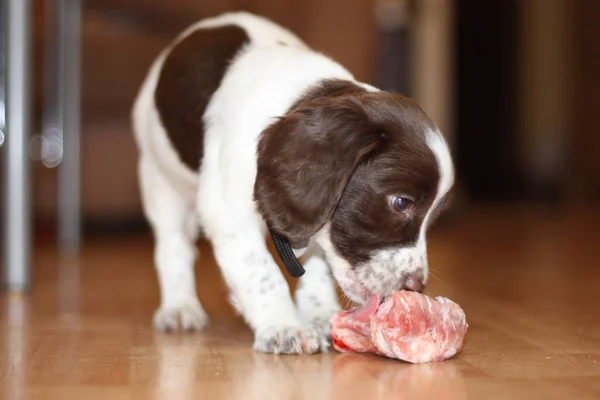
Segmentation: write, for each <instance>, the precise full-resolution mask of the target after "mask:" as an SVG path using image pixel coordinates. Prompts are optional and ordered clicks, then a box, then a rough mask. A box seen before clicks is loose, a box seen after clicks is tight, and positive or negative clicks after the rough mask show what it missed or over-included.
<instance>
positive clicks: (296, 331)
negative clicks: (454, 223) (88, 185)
mask: <svg viewBox="0 0 600 400" xmlns="http://www.w3.org/2000/svg"><path fill="white" fill-rule="evenodd" d="M224 24H237V25H239V26H241V27H243V28H244V29H245V30H246V31H247V33H248V35H249V36H250V39H251V40H250V43H249V44H248V45H247V46H245V47H244V48H243V49H242V50H241V51H240V52H239V54H238V55H237V56H236V57H235V59H234V60H233V62H232V63H231V65H230V67H229V69H228V71H227V72H226V75H225V76H224V78H223V80H222V83H221V86H220V88H219V89H218V91H217V92H215V93H214V95H213V97H212V99H211V101H210V102H209V104H208V106H207V109H206V114H205V125H206V129H205V134H204V158H203V160H202V168H201V173H200V174H197V173H194V172H193V171H190V170H189V169H188V168H187V167H186V166H185V165H184V164H183V163H182V162H181V161H179V159H178V156H177V154H176V152H175V150H174V148H173V146H172V145H171V143H170V141H169V139H168V136H167V134H166V132H165V129H164V127H163V126H162V124H161V121H160V118H159V116H158V113H157V110H156V107H155V104H154V97H153V96H154V91H155V88H156V85H157V81H158V76H159V73H160V69H161V67H162V65H163V63H164V60H165V57H166V56H167V55H168V53H169V51H170V49H171V48H172V47H173V45H174V44H176V43H177V42H178V41H179V40H181V39H182V38H184V37H185V36H187V35H189V34H190V33H191V32H193V31H194V30H196V29H203V28H209V27H215V26H220V25H224ZM277 41H283V42H285V43H287V44H288V46H279V45H275V44H276V42H277ZM266 60H268V62H266ZM326 78H338V79H345V80H350V81H353V82H355V83H357V84H359V85H361V86H363V87H365V88H366V89H367V90H371V91H377V90H378V89H377V88H374V87H372V86H370V85H366V84H363V83H359V82H356V81H355V80H354V78H353V76H352V75H351V74H350V72H348V71H347V70H346V69H345V68H343V67H342V66H341V65H339V64H338V63H336V62H334V61H332V60H331V59H329V58H327V57H326V56H324V55H322V54H318V53H316V52H313V51H312V50H310V49H309V48H308V47H307V46H306V45H305V44H304V43H303V42H302V41H301V40H300V39H299V38H297V37H296V36H295V35H293V34H292V33H291V32H289V31H287V30H285V29H283V28H281V27H279V26H277V25H275V24H273V23H272V22H270V21H268V20H266V19H263V18H261V17H257V16H254V15H251V14H248V13H244V12H241V13H228V14H224V15H221V16H219V17H215V18H210V19H206V20H203V21H200V22H198V23H197V24H195V25H193V26H191V27H190V28H188V29H186V30H185V31H184V32H183V33H182V34H181V35H179V37H178V38H177V39H176V40H175V41H174V42H173V44H171V46H169V47H168V48H167V49H165V50H164V51H163V52H162V53H161V54H160V55H159V57H157V59H156V61H155V62H154V64H153V65H152V66H151V68H150V70H149V72H148V75H147V77H146V80H145V82H144V84H143V86H142V88H141V90H140V93H139V95H138V98H137V99H136V103H135V106H134V110H133V125H134V130H135V138H136V142H137V144H138V147H139V149H140V168H139V175H140V182H141V191H142V199H143V203H144V210H145V212H146V215H147V216H148V219H149V221H150V223H151V225H152V227H153V230H154V235H155V238H156V249H155V253H156V254H155V263H156V269H157V272H158V277H159V282H160V287H161V305H160V307H159V309H158V310H157V312H156V315H155V320H154V322H155V326H156V328H158V329H175V328H176V327H177V325H178V323H179V324H183V326H184V327H185V328H189V329H200V328H202V327H204V326H205V325H206V324H207V323H208V318H207V317H206V314H205V313H204V310H203V309H202V306H201V304H200V302H199V301H198V298H197V295H196V291H195V284H194V282H195V276H194V269H193V267H194V261H195V258H196V253H195V243H194V242H195V239H196V237H197V231H198V226H200V227H202V229H203V232H204V234H205V235H206V237H207V239H209V240H210V241H211V242H212V244H213V247H214V253H215V257H216V259H217V262H218V264H219V266H220V268H221V270H222V273H223V276H224V278H225V280H226V282H227V284H228V286H229V288H230V293H231V300H232V303H233V304H234V305H235V306H236V307H237V309H238V310H239V311H240V312H241V313H242V315H243V316H244V318H245V319H246V321H247V322H248V324H249V325H250V326H251V327H252V328H253V330H254V333H255V343H254V348H255V349H257V350H260V351H266V352H272V353H313V352H317V351H322V350H325V349H327V347H328V346H327V343H326V341H325V337H326V335H327V333H328V332H327V331H328V321H329V317H330V316H331V314H332V313H333V312H334V311H336V310H338V309H339V304H338V302H337V297H336V296H335V291H334V287H333V282H332V280H331V278H330V276H329V266H328V265H327V263H326V262H325V260H324V258H323V257H322V256H321V255H320V254H319V253H318V252H316V253H315V252H312V253H311V248H309V249H308V250H307V252H308V253H310V254H309V257H308V259H307V262H306V263H305V269H306V271H307V272H306V275H305V276H303V277H302V278H301V281H300V287H299V290H298V292H297V294H296V300H297V303H298V304H297V305H295V304H294V302H293V301H292V298H291V296H290V293H289V288H288V286H287V284H286V281H285V279H284V277H283V275H282V274H281V272H280V270H279V267H278V266H277V264H276V262H275V261H274V259H273V258H272V256H271V254H270V252H269V251H268V248H267V245H266V242H265V234H266V229H265V224H264V222H263V221H262V219H261V217H260V215H259V214H258V212H257V210H256V208H255V204H254V202H253V185H254V180H255V177H256V169H257V159H256V146H257V140H258V135H259V134H260V133H261V131H263V129H264V128H266V127H267V126H268V125H269V124H270V123H271V122H272V121H273V119H274V118H276V117H277V116H280V115H282V114H284V113H285V111H286V110H287V109H288V108H289V106H290V105H291V104H292V103H293V101H295V100H296V99H297V97H298V96H299V95H300V94H301V93H302V92H304V90H305V89H306V88H308V87H309V86H310V85H311V84H314V83H316V82H318V81H320V80H322V79H326ZM431 146H432V149H437V150H434V151H438V152H442V150H441V149H439V146H438V145H437V142H436V141H435V140H434V141H432V142H431ZM436 154H437V153H436ZM440 154H441V153H440ZM439 159H440V160H441V161H439V162H440V163H441V164H440V165H442V164H443V163H444V162H445V161H444V160H445V155H440V156H439ZM443 165H445V164H443ZM438 196H439V193H438ZM327 232H328V229H327V227H325V228H324V229H323V230H322V231H321V232H320V233H319V234H318V235H317V238H316V239H317V242H318V243H319V245H320V246H322V247H323V249H324V250H325V252H326V253H327V259H328V261H329V262H330V263H333V264H334V267H333V272H334V275H335V277H336V279H337V280H338V282H340V284H341V286H342V288H343V289H344V290H345V291H346V292H347V293H348V292H350V293H354V292H353V290H354V289H351V287H353V285H354V286H357V287H358V286H360V284H358V283H357V282H358V280H357V277H356V276H350V275H351V274H350V273H349V271H351V270H350V269H349V265H347V263H346V262H345V261H344V260H343V259H342V258H341V257H339V256H336V254H335V251H333V248H332V245H331V242H330V240H329V238H328V233H327ZM313 243H314V242H313ZM419 243H421V241H419ZM420 245H421V244H420ZM422 245H423V246H424V239H423V243H422ZM313 246H314V244H313ZM303 251H304V249H302V250H300V251H299V252H303ZM357 293H358V292H357ZM362 298H363V297H362V294H360V295H357V296H356V299H357V300H358V299H362Z"/></svg>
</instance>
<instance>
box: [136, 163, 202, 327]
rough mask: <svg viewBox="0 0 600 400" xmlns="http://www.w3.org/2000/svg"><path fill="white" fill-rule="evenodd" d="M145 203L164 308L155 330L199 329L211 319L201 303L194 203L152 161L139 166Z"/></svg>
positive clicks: (157, 315) (157, 311)
mask: <svg viewBox="0 0 600 400" xmlns="http://www.w3.org/2000/svg"><path fill="white" fill-rule="evenodd" d="M139 177H140V183H141V190H142V203H143V206H144V211H145V213H146V216H147V218H148V220H149V222H150V224H151V226H152V229H153V232H154V238H155V248H154V262H155V267H156V269H157V273H158V281H159V285H160V298H161V302H160V308H159V309H158V310H156V312H155V314H154V327H155V328H156V329H157V330H160V331H172V330H176V329H177V328H178V326H181V327H182V328H183V329H185V330H199V329H202V328H204V327H205V326H206V325H207V324H208V317H207V315H206V313H205V312H204V309H203V308H202V305H201V304H200V301H199V300H198V296H197V294H196V282H195V277H194V262H195V259H196V251H197V250H196V243H195V241H196V238H197V234H198V224H197V217H196V210H195V207H194V203H193V199H192V201H190V200H188V199H185V198H184V196H183V195H181V194H180V193H178V192H177V191H176V190H175V189H174V188H173V187H172V186H171V185H170V184H169V182H168V181H167V180H166V179H165V178H164V177H163V176H162V175H161V173H160V171H158V169H157V168H155V167H154V166H153V165H152V164H151V163H150V162H149V161H147V160H144V159H142V160H141V161H140V164H139Z"/></svg>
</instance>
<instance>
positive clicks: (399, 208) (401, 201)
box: [391, 196, 413, 213]
mask: <svg viewBox="0 0 600 400" xmlns="http://www.w3.org/2000/svg"><path fill="white" fill-rule="evenodd" d="M391 203H392V208H393V209H394V211H396V212H399V213H405V212H406V211H408V210H410V208H411V207H412V205H413V201H412V200H411V199H409V198H406V197H400V196H394V197H392V200H391Z"/></svg>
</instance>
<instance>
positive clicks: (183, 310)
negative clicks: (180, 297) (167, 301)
mask: <svg viewBox="0 0 600 400" xmlns="http://www.w3.org/2000/svg"><path fill="white" fill-rule="evenodd" d="M153 322H154V329H156V330H157V331H159V332H174V331H177V330H178V328H181V329H182V330H185V331H199V330H202V329H204V328H205V327H207V326H208V322H209V321H208V315H206V312H205V311H204V309H203V308H202V305H201V304H200V302H199V301H198V300H197V299H195V300H190V301H186V302H182V303H181V304H177V305H169V306H161V307H160V308H159V309H158V310H156V312H155V313H154V320H153Z"/></svg>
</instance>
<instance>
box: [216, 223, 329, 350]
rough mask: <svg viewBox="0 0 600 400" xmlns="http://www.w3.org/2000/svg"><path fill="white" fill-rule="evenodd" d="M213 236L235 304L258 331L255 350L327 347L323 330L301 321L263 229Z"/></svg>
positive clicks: (219, 262)
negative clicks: (269, 248)
mask: <svg viewBox="0 0 600 400" xmlns="http://www.w3.org/2000/svg"><path fill="white" fill-rule="evenodd" d="M238 221H241V220H238ZM210 236H211V237H212V240H213V244H214V249H215V256H216V258H217V261H218V264H219V265H220V267H221V270H222V271H223V275H224V277H225V280H226V282H227V283H228V285H229V287H230V289H231V297H232V303H233V304H234V306H235V307H236V308H237V309H238V310H239V311H240V312H241V313H242V314H243V316H244V318H245V319H246V321H247V322H248V323H249V324H250V326H251V327H252V328H253V330H254V335H255V337H254V349H255V350H258V351H262V352H266V353H275V354H300V353H316V352H319V351H325V350H327V348H328V343H327V339H326V337H325V335H324V333H323V332H320V330H319V329H316V328H315V327H313V326H311V325H310V324H307V323H304V322H303V321H302V319H301V317H300V315H299V313H298V311H297V308H296V306H295V304H294V302H293V300H292V297H291V295H290V290H289V287H288V285H287V282H286V280H285V279H284V277H283V275H282V274H281V271H280V269H279V267H278V266H277V264H276V263H275V261H274V260H273V257H272V256H271V254H270V252H269V250H268V248H267V245H266V242H265V237H264V235H263V232H262V229H261V228H260V227H258V226H248V224H243V226H239V227H238V228H237V229H236V230H235V231H233V230H229V231H227V232H224V231H220V232H218V233H217V234H216V235H210Z"/></svg>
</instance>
